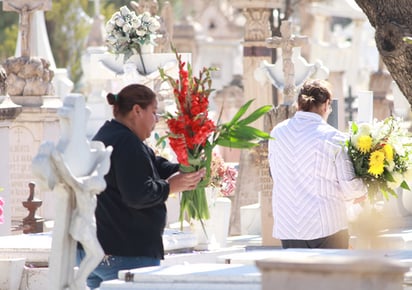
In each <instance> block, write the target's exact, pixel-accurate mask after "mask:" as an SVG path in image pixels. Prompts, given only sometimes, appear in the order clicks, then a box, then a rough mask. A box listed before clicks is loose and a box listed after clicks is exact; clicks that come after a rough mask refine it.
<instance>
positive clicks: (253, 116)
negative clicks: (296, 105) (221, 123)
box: [238, 105, 272, 125]
mask: <svg viewBox="0 0 412 290" xmlns="http://www.w3.org/2000/svg"><path fill="white" fill-rule="evenodd" d="M270 110H272V106H271V105H266V106H262V107H260V108H258V109H257V110H256V111H254V112H253V113H252V114H250V115H249V116H248V117H246V118H244V119H243V120H241V121H239V122H238V124H239V125H247V124H250V123H252V122H253V121H256V120H257V119H259V118H260V117H262V116H263V115H264V114H266V113H267V112H269V111H270Z"/></svg>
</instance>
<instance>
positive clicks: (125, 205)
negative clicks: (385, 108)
mask: <svg viewBox="0 0 412 290" xmlns="http://www.w3.org/2000/svg"><path fill="white" fill-rule="evenodd" d="M93 140H98V141H102V142H103V143H104V144H105V145H106V146H113V152H112V155H111V157H110V162H111V164H110V170H109V172H108V173H107V175H106V176H105V180H106V184H107V186H106V189H105V190H104V191H103V192H102V193H101V194H99V195H98V196H97V207H96V212H95V214H96V225H97V237H98V239H99V242H100V244H101V246H102V248H103V250H104V252H105V254H107V255H116V256H145V257H153V258H158V259H163V255H164V250H163V242H162V234H163V231H164V228H165V225H166V205H165V201H166V200H167V197H168V195H169V184H168V183H167V182H166V181H165V179H166V178H168V177H169V176H170V175H172V174H173V173H175V172H176V171H178V170H179V164H177V163H171V162H169V161H167V160H166V159H164V158H162V157H156V156H155V154H154V152H153V150H151V149H150V148H149V147H148V146H146V145H145V144H144V143H143V142H142V141H141V140H140V139H139V138H138V137H137V136H136V135H135V134H134V133H133V132H132V131H131V130H130V129H129V128H127V127H126V126H124V125H123V124H121V123H119V122H117V121H115V120H112V121H107V122H106V123H105V124H104V125H103V126H102V127H101V128H100V130H99V131H98V132H97V134H96V135H95V137H94V138H93Z"/></svg>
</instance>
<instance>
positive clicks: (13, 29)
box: [0, 9, 19, 63]
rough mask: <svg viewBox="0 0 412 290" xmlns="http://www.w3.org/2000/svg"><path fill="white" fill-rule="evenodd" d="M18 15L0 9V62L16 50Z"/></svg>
mask: <svg viewBox="0 0 412 290" xmlns="http://www.w3.org/2000/svg"><path fill="white" fill-rule="evenodd" d="M18 22H19V16H18V14H17V13H15V12H11V11H7V12H6V11H3V9H0V63H1V62H3V61H4V60H5V59H6V58H8V57H10V56H13V55H14V52H15V50H16V43H17V33H18Z"/></svg>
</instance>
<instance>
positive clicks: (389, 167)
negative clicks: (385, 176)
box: [385, 161, 396, 172]
mask: <svg viewBox="0 0 412 290" xmlns="http://www.w3.org/2000/svg"><path fill="white" fill-rule="evenodd" d="M387 162H388V164H386V165H385V168H386V169H388V171H389V172H392V171H393V169H394V168H395V165H396V164H395V162H394V161H387Z"/></svg>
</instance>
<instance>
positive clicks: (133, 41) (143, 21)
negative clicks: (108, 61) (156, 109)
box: [106, 6, 160, 73]
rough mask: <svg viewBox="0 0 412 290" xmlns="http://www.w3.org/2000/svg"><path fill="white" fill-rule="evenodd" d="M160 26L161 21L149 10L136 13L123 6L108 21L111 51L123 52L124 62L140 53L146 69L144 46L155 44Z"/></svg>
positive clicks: (107, 42) (107, 30)
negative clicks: (143, 53)
mask: <svg viewBox="0 0 412 290" xmlns="http://www.w3.org/2000/svg"><path fill="white" fill-rule="evenodd" d="M159 28H160V22H159V21H158V20H157V18H156V17H153V16H151V15H150V13H149V12H143V13H142V14H139V15H136V13H135V12H134V11H130V10H129V8H128V7H127V6H122V7H120V10H119V11H116V12H115V13H114V14H113V15H112V17H111V18H110V20H109V21H108V22H107V23H106V32H107V37H106V45H107V46H108V48H109V51H110V52H112V53H115V54H117V55H119V54H123V55H124V58H123V60H124V62H126V61H127V60H128V59H129V58H130V57H131V56H132V55H133V54H139V55H140V60H141V61H142V64H143V69H144V70H146V69H145V67H144V63H143V58H142V46H143V45H146V44H152V45H155V42H154V40H155V39H156V36H157V31H158V30H159ZM145 73H146V71H145Z"/></svg>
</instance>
